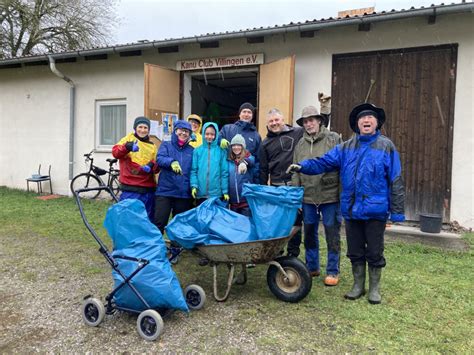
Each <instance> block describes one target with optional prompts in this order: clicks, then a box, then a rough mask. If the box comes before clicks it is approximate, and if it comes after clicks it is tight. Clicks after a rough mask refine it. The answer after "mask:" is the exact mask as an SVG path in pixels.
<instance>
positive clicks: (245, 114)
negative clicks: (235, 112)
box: [239, 108, 253, 122]
mask: <svg viewBox="0 0 474 355" xmlns="http://www.w3.org/2000/svg"><path fill="white" fill-rule="evenodd" d="M239 118H240V120H241V121H245V122H251V121H252V118H253V112H252V110H250V109H248V108H244V109H243V110H242V111H240V114H239Z"/></svg>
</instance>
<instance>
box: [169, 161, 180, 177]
mask: <svg viewBox="0 0 474 355" xmlns="http://www.w3.org/2000/svg"><path fill="white" fill-rule="evenodd" d="M171 169H172V170H173V172H174V173H175V174H179V175H183V171H182V170H181V166H180V165H179V162H177V161H176V160H175V161H174V162H172V163H171Z"/></svg>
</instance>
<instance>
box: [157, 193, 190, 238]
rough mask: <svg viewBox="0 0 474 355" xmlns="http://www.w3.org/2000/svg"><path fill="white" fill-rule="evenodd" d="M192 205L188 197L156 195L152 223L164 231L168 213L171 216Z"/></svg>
mask: <svg viewBox="0 0 474 355" xmlns="http://www.w3.org/2000/svg"><path fill="white" fill-rule="evenodd" d="M191 207H192V205H191V199H190V198H177V197H167V196H156V198H155V220H154V223H155V225H156V226H157V227H158V229H159V230H160V231H161V234H163V233H164V231H165V227H166V226H167V225H168V220H169V219H170V214H171V213H172V214H173V217H174V216H176V215H178V214H180V213H183V212H186V211H188V210H190V209H191Z"/></svg>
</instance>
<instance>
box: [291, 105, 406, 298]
mask: <svg viewBox="0 0 474 355" xmlns="http://www.w3.org/2000/svg"><path fill="white" fill-rule="evenodd" d="M384 122H385V112H384V110H383V109H382V108H379V107H376V106H374V105H372V104H369V103H364V104H361V105H358V106H356V107H355V108H354V109H353V110H352V112H351V114H350V116H349V123H350V126H351V128H352V130H353V131H354V132H355V133H356V134H355V136H354V137H352V138H351V139H349V140H348V141H346V142H344V143H342V144H339V145H337V146H336V147H335V148H333V149H331V150H330V151H329V152H328V153H326V154H325V155H324V156H322V157H320V158H314V159H308V160H303V161H301V162H299V163H298V164H292V165H290V167H289V168H288V172H299V173H302V174H308V175H316V174H321V173H324V172H329V171H337V170H338V171H339V175H340V179H341V185H342V192H341V200H340V201H341V213H342V216H343V217H344V219H345V224H346V235H347V256H348V257H349V259H350V260H351V263H352V273H353V276H354V285H353V287H352V289H351V291H349V292H348V293H347V294H346V295H345V296H344V297H345V298H347V299H350V300H354V299H357V298H359V297H361V296H362V295H364V294H365V276H366V263H367V264H368V270H369V297H368V298H369V302H370V303H371V304H377V303H380V302H381V296H380V292H379V286H380V278H381V272H382V268H383V267H384V266H385V264H386V262H385V258H384V255H383V250H384V240H383V238H384V232H385V223H386V221H387V219H388V218H390V219H391V220H392V221H393V222H402V221H404V220H405V216H404V200H405V189H404V186H403V181H402V176H401V163H400V156H399V155H398V152H397V150H396V148H395V145H394V144H393V143H392V141H391V140H390V139H388V138H387V137H385V136H383V135H381V134H380V128H381V127H382V125H383V124H384Z"/></svg>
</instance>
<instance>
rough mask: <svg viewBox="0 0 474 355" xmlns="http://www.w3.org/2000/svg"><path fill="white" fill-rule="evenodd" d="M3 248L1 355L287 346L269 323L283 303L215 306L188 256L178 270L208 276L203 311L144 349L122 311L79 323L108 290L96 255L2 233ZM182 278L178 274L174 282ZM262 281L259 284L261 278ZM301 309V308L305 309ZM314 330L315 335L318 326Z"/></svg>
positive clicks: (174, 319) (176, 317)
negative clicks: (90, 299)
mask: <svg viewBox="0 0 474 355" xmlns="http://www.w3.org/2000/svg"><path fill="white" fill-rule="evenodd" d="M26 238H28V239H27V240H25V239H26ZM0 245H2V248H1V250H0V270H1V271H2V273H1V286H0V353H13V352H18V351H20V352H22V353H23V352H24V353H30V352H55V353H56V352H68V353H70V352H73V353H76V352H79V353H82V352H104V351H107V352H111V351H112V352H124V351H125V352H155V351H171V352H212V353H221V352H226V353H237V352H244V353H247V352H255V351H266V352H277V351H281V350H283V349H282V348H281V344H282V343H283V344H285V343H286V341H285V340H286V339H285V337H286V336H285V335H284V334H283V333H282V332H281V331H280V329H279V327H278V324H275V322H274V312H275V310H277V309H278V308H281V306H282V305H285V304H284V303H283V302H280V301H278V300H276V299H275V298H274V297H273V296H272V295H271V294H270V293H269V291H268V290H265V288H266V285H263V287H262V291H261V292H263V295H264V298H266V300H265V302H270V308H269V307H267V304H265V305H264V306H261V307H260V306H259V302H262V300H258V299H255V300H252V301H251V303H250V301H249V300H248V299H246V297H245V296H244V295H240V296H239V293H237V294H236V293H234V294H231V298H232V297H233V299H232V300H228V301H227V302H225V303H217V302H215V301H214V300H213V299H212V296H211V294H210V290H211V284H210V279H211V270H210V268H205V269H206V270H204V269H202V268H201V269H200V268H199V267H198V266H197V265H196V266H194V265H195V260H191V259H194V258H193V257H191V256H188V257H186V256H185V260H184V261H182V262H180V264H182V263H183V265H182V266H181V268H186V262H191V261H192V262H193V264H194V265H193V268H194V269H196V270H197V271H198V272H200V273H203V272H205V273H206V274H205V275H203V276H205V279H206V280H208V281H206V282H207V284H204V285H202V286H203V287H204V289H205V290H206V293H207V294H208V295H207V297H208V300H207V303H206V306H205V307H204V308H203V309H202V310H199V311H196V312H191V313H190V314H189V315H185V314H184V313H182V312H174V313H173V314H171V315H170V316H169V317H168V318H166V319H165V321H164V325H165V328H164V333H163V334H162V336H161V337H160V338H159V339H158V340H157V341H155V342H146V341H144V340H142V339H141V338H140V337H139V335H138V333H137V331H136V316H133V315H129V314H125V313H121V312H120V313H117V314H114V315H113V316H107V317H106V318H105V320H104V322H102V323H101V325H100V326H99V327H96V328H92V327H88V326H86V325H85V324H84V323H83V321H82V319H81V314H80V305H81V301H82V298H83V297H84V296H85V295H87V294H95V295H96V297H97V295H99V296H101V297H102V298H103V297H104V296H105V295H106V293H107V292H109V291H110V289H109V287H111V285H112V279H111V275H110V270H109V269H108V268H107V265H106V263H105V260H103V258H102V256H101V255H100V254H99V253H98V252H97V249H94V248H90V249H92V250H81V249H83V248H81V247H79V246H74V245H71V246H70V247H68V246H67V244H65V243H54V242H52V241H48V240H47V239H45V238H41V237H39V236H37V235H34V234H31V235H29V236H12V235H8V236H7V235H4V234H2V233H1V232H0ZM186 258H188V259H190V260H188V261H186ZM254 270H256V269H254ZM180 272H181V273H182V271H180V270H179V267H178V271H177V273H178V276H180ZM260 274H263V277H264V275H265V272H264V271H263V270H261V272H260ZM193 277H195V275H193V274H190V273H189V274H187V276H184V279H187V280H186V281H187V282H192V281H194V280H192V278H193ZM180 279H181V282H183V280H182V278H180ZM261 281H262V280H260V281H258V282H261ZM249 287H250V288H253V287H256V286H255V285H250V286H249ZM300 305H301V307H305V305H304V302H301V303H300ZM295 307H297V306H295ZM289 321H290V322H291V319H289ZM269 324H270V325H269ZM272 324H273V325H272ZM311 327H314V329H313V331H314V332H317V331H318V330H317V328H318V327H317V326H316V324H315V323H314V324H313V325H312V326H311ZM279 344H280V345H279ZM320 345H321V344H320ZM289 346H291V348H288V349H286V350H288V351H290V350H293V351H294V350H296V351H298V350H300V351H303V350H304V347H303V345H302V344H301V345H297V344H289Z"/></svg>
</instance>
